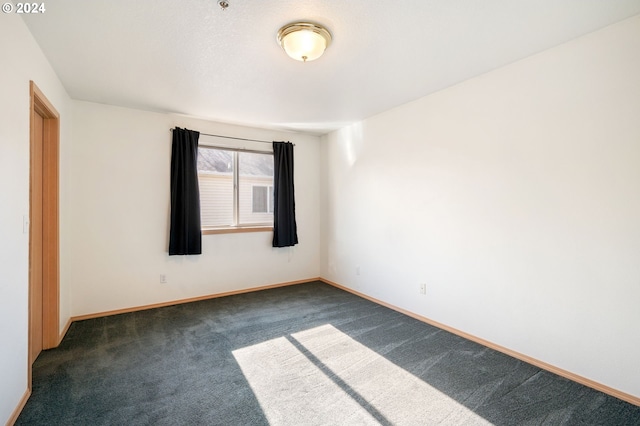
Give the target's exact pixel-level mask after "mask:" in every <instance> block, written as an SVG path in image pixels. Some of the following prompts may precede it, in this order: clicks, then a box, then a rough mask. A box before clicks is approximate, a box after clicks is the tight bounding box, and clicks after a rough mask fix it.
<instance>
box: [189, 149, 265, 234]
mask: <svg viewBox="0 0 640 426" xmlns="http://www.w3.org/2000/svg"><path fill="white" fill-rule="evenodd" d="M198 183H199V186H200V216H201V222H202V228H203V230H205V231H206V230H207V229H224V228H227V229H233V228H237V229H241V228H243V227H244V228H250V227H264V226H273V154H271V153H264V154H262V153H256V152H247V151H234V150H228V149H221V148H211V147H207V146H200V147H198Z"/></svg>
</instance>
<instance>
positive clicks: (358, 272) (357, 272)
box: [356, 265, 360, 275]
mask: <svg viewBox="0 0 640 426" xmlns="http://www.w3.org/2000/svg"><path fill="white" fill-rule="evenodd" d="M356 275H360V265H358V266H356Z"/></svg>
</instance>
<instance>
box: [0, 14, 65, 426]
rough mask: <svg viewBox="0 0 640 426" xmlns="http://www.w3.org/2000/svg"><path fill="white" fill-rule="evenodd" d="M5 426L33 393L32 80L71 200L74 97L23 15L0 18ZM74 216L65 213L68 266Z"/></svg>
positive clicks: (0, 335) (0, 396)
mask: <svg viewBox="0 0 640 426" xmlns="http://www.w3.org/2000/svg"><path fill="white" fill-rule="evenodd" d="M0 55H1V56H0V61H2V65H1V66H0V88H1V89H0V93H1V94H2V95H1V96H0V271H2V274H1V276H0V341H1V342H2V345H0V377H1V378H2V379H1V380H0V424H4V423H5V422H6V421H7V420H8V418H9V416H10V415H11V413H12V412H13V410H14V409H15V408H16V406H17V405H18V402H19V401H20V398H22V396H23V395H24V393H25V391H26V390H27V348H28V291H29V286H28V277H29V235H28V234H27V233H23V232H22V218H23V216H25V215H27V216H28V215H29V80H33V81H34V82H35V83H36V84H37V85H38V87H39V88H40V89H41V90H42V92H43V93H44V94H45V96H46V97H47V98H48V99H49V101H50V102H51V103H52V104H53V105H54V106H55V108H56V109H57V110H58V112H59V113H60V118H61V131H60V132H61V135H60V136H61V138H60V151H61V152H60V156H61V159H60V161H61V169H62V170H61V173H60V199H61V200H60V201H61V205H64V203H65V201H66V199H67V198H68V195H69V193H68V190H67V184H68V176H67V174H66V173H65V167H66V165H67V164H68V160H67V158H66V153H67V150H68V148H69V145H70V121H69V119H70V117H69V114H68V108H69V102H70V101H69V97H68V96H67V94H66V92H65V90H64V88H63V87H62V85H61V84H60V81H59V80H58V78H57V77H56V75H55V73H54V72H53V70H52V69H51V67H50V65H49V63H48V62H47V60H46V59H45V57H44V55H43V54H42V52H41V51H40V48H39V47H38V46H37V44H36V43H35V41H34V40H33V38H32V37H31V34H30V33H29V31H28V29H27V27H26V26H25V25H24V23H23V21H22V19H20V17H19V16H18V15H7V14H2V16H0ZM66 225H67V215H66V211H65V210H64V208H61V212H60V226H61V236H60V244H61V257H62V258H63V259H64V257H65V255H66V253H67V250H66V243H67V241H66V238H65V233H64V228H65V227H66ZM60 266H61V272H60V273H61V278H60V286H61V287H60V322H61V326H62V325H63V324H65V323H66V322H67V321H68V319H69V316H70V294H69V288H68V286H67V276H68V273H69V270H68V267H67V264H66V263H65V262H64V261H61V265H60Z"/></svg>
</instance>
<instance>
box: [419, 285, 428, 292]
mask: <svg viewBox="0 0 640 426" xmlns="http://www.w3.org/2000/svg"><path fill="white" fill-rule="evenodd" d="M420 294H427V284H426V283H421V284H420Z"/></svg>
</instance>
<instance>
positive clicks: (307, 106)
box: [22, 0, 640, 134]
mask: <svg viewBox="0 0 640 426" xmlns="http://www.w3.org/2000/svg"><path fill="white" fill-rule="evenodd" d="M228 2H229V7H228V8H227V9H226V10H222V9H221V8H220V7H219V6H218V1H217V0H181V1H176V0H136V1H131V0H109V1H79V0H56V1H53V2H47V3H46V8H47V10H46V12H45V13H43V14H40V15H22V16H23V19H24V21H25V22H26V24H27V26H28V27H29V29H30V31H31V33H32V34H33V36H34V37H35V39H36V41H37V42H38V44H39V45H40V47H41V48H42V50H43V51H44V53H45V55H46V56H47V58H48V59H49V61H50V62H51V65H52V66H53V68H54V69H55V71H56V73H57V74H58V76H59V78H60V80H61V81H62V83H63V85H64V87H65V88H66V90H67V92H68V93H69V95H70V96H71V97H72V98H73V99H78V100H86V101H91V102H98V103H105V104H111V105H119V106H125V107H132V108H138V109H144V110H151V111H162V112H172V113H179V114H186V115H189V116H194V117H200V118H206V119H209V120H213V121H221V122H226V123H234V124H242V125H248V126H253V127H262V128H272V129H283V130H296V131H304V132H309V133H314V134H322V133H326V132H328V131H331V130H334V129H337V128H340V127H343V126H345V125H348V124H350V123H353V122H356V121H359V120H362V119H364V118H366V117H369V116H372V115H375V114H378V113H380V112H383V111H385V110H388V109H391V108H393V107H396V106H398V105H401V104H403V103H406V102H408V101H411V100H414V99H417V98H420V97H422V96H425V95H427V94H430V93H433V92H436V91H438V90H441V89H444V88H446V87H448V86H451V85H454V84H456V83H458V82H461V81H464V80H466V79H469V78H472V77H474V76H477V75H480V74H483V73H485V72H487V71H490V70H492V69H495V68H497V67H500V66H503V65H505V64H508V63H511V62H514V61H516V60H518V59H521V58H524V57H527V56H529V55H532V54H535V53H537V52H540V51H542V50H545V49H548V48H551V47H553V46H557V45H559V44H561V43H564V42H566V41H569V40H571V39H574V38H576V37H579V36H581V35H583V34H586V33H589V32H592V31H594V30H597V29H599V28H602V27H604V26H606V25H609V24H612V23H615V22H618V21H620V20H623V19H625V18H628V17H631V16H633V15H636V14H640V0H397V1H395V2H394V1H389V0H386V1H382V0H348V1H347V0H305V1H300V0H277V1H276V0H260V1H259V0H228ZM295 20H308V21H313V22H317V23H321V24H323V25H324V26H326V27H327V28H328V29H329V31H330V32H331V33H332V36H333V42H332V44H331V46H330V47H329V48H328V49H327V51H326V53H325V55H324V56H322V57H321V58H320V59H318V60H316V61H314V62H309V63H302V62H298V61H294V60H292V59H290V58H289V57H287V56H286V54H285V53H284V52H283V51H282V49H281V48H280V46H279V45H278V44H277V42H276V33H277V31H278V29H279V28H280V27H281V26H283V25H285V24H287V23H289V22H292V21H295Z"/></svg>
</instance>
